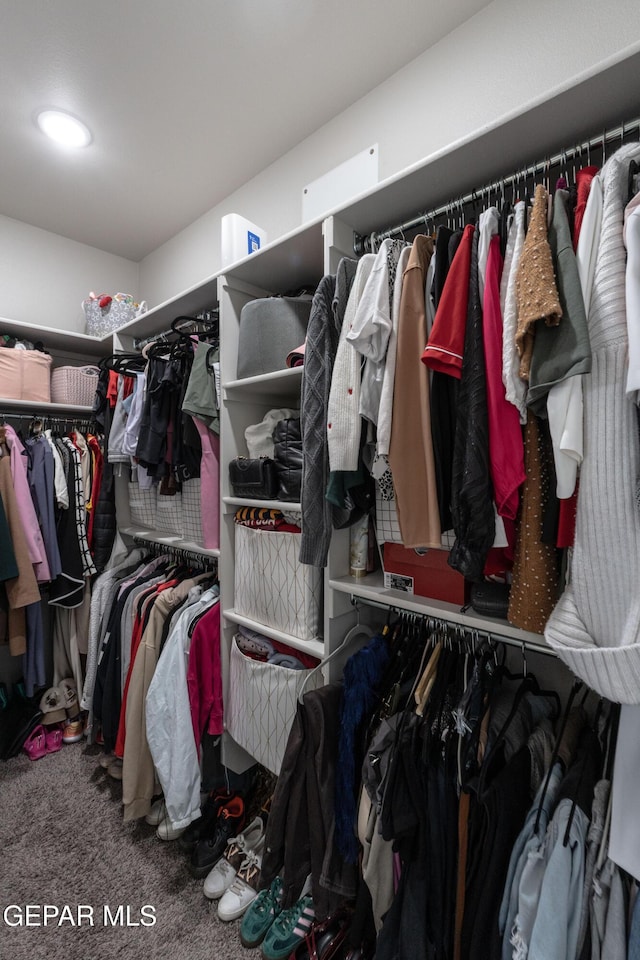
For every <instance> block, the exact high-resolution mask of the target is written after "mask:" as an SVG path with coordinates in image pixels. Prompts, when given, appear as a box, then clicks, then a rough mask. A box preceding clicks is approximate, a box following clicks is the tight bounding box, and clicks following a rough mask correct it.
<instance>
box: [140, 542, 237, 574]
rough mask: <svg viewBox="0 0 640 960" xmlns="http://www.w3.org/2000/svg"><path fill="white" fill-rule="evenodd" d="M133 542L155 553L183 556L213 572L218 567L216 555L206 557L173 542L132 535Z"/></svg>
mask: <svg viewBox="0 0 640 960" xmlns="http://www.w3.org/2000/svg"><path fill="white" fill-rule="evenodd" d="M133 542H134V543H137V544H138V545H139V546H144V547H147V548H149V549H150V550H151V552H152V553H155V554H163V553H168V554H170V555H173V556H174V557H176V558H178V559H179V558H183V557H184V558H185V559H187V560H192V561H193V562H194V563H195V564H197V565H198V566H200V567H203V568H205V569H208V568H211V569H212V571H213V572H217V569H218V559H217V557H207V556H205V555H204V554H202V553H196V552H195V551H194V550H189V549H188V548H186V547H180V546H178V545H177V544H173V543H158V541H157V540H147V539H146V537H140V536H135V537H133Z"/></svg>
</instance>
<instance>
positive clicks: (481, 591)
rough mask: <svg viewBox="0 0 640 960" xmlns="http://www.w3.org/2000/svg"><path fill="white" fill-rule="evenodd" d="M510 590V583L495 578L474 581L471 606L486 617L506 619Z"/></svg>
mask: <svg viewBox="0 0 640 960" xmlns="http://www.w3.org/2000/svg"><path fill="white" fill-rule="evenodd" d="M510 590H511V587H510V586H509V584H508V583H498V582H497V581H495V580H483V581H482V583H474V584H473V585H472V587H471V607H472V608H473V609H474V610H475V612H476V613H482V614H484V615H485V617H495V618H497V619H500V620H506V619H507V612H508V610H509V592H510Z"/></svg>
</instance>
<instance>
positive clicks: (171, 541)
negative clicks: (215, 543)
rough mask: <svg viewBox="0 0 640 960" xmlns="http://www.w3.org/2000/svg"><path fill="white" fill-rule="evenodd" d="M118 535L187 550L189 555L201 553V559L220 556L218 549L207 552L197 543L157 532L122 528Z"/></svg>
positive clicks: (175, 535)
mask: <svg viewBox="0 0 640 960" xmlns="http://www.w3.org/2000/svg"><path fill="white" fill-rule="evenodd" d="M120 533H124V534H126V535H127V536H128V537H137V538H138V540H148V541H149V542H150V543H159V544H164V545H165V546H167V547H176V549H178V550H188V551H189V552H190V553H201V554H202V556H203V557H219V556H220V550H219V549H218V548H216V549H214V550H208V549H207V548H206V547H203V546H201V545H200V544H199V543H194V542H193V541H192V540H184V539H183V538H182V537H179V536H178V535H177V534H173V533H164V532H160V531H158V530H144V529H142V530H141V529H139V528H138V527H122V528H121V530H120Z"/></svg>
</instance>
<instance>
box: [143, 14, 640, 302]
mask: <svg viewBox="0 0 640 960" xmlns="http://www.w3.org/2000/svg"><path fill="white" fill-rule="evenodd" d="M638 37H640V4H638V2H637V0H616V2H615V3H613V4H606V3H603V2H602V0H564V2H563V3H562V5H561V6H558V4H557V3H554V2H552V0H537V2H536V3H535V4H531V3H530V2H529V0H495V2H494V3H492V4H490V5H489V6H488V7H486V8H485V9H483V10H481V11H480V12H479V13H478V14H476V16H475V17H473V18H471V20H469V21H467V22H466V23H465V24H463V25H462V26H461V27H459V28H458V29H457V30H455V31H454V32H453V33H451V34H449V36H447V37H445V38H444V39H443V40H442V41H440V43H438V44H436V45H435V46H434V47H432V48H431V49H430V50H428V51H426V52H425V53H424V54H422V55H421V56H420V57H418V58H416V59H415V60H414V61H412V62H411V63H410V64H408V65H407V66H406V67H405V68H403V69H402V70H400V71H399V72H398V73H396V74H395V75H394V76H393V77H391V78H390V79H389V80H387V81H385V82H384V83H383V84H381V85H380V86H378V87H376V88H375V89H374V90H373V91H371V93H369V94H367V95H366V96H365V97H363V98H362V99H361V100H359V101H358V102H357V103H355V104H354V105H353V106H351V107H350V108H349V109H347V110H345V111H344V112H343V113H341V114H340V115H339V116H338V117H336V118H335V119H334V120H332V121H330V122H329V123H327V124H326V125H325V126H323V127H321V128H320V129H319V130H318V131H316V133H314V134H313V135H312V136H311V137H308V138H307V139H306V140H304V141H302V142H301V143H300V144H298V146H297V147H295V148H294V149H293V150H291V151H289V152H288V153H286V154H285V155H284V156H283V157H281V158H280V159H279V160H277V161H276V162H275V163H273V164H272V165H271V166H270V167H268V168H267V169H266V170H264V171H263V172H262V173H260V174H259V175H258V176H256V177H255V178H254V179H253V180H251V181H250V182H249V183H247V184H246V185H244V186H243V187H242V188H240V189H239V190H237V191H236V192H235V193H234V194H232V195H231V196H230V197H228V198H227V199H226V200H225V201H224V202H223V203H221V204H219V205H218V206H216V207H214V208H213V209H212V210H210V211H209V212H208V213H206V214H205V215H204V216H202V217H200V218H199V219H198V220H196V221H195V222H194V223H193V224H191V225H190V226H189V227H187V228H186V229H185V230H183V231H182V232H181V233H180V234H178V235H177V236H176V237H174V238H173V239H171V240H170V241H169V242H168V243H166V244H164V245H163V246H162V247H159V248H158V249H157V250H156V251H154V252H153V253H152V254H150V255H149V256H148V257H146V258H145V259H144V260H143V261H142V262H141V264H140V289H141V291H142V295H143V296H144V297H145V299H147V300H148V301H149V302H150V304H151V303H154V304H156V303H159V302H161V301H163V300H166V299H168V298H169V297H171V296H173V295H175V294H176V293H178V292H179V291H181V290H183V289H185V288H187V287H189V286H192V285H193V284H195V283H197V282H199V281H200V280H201V279H203V278H204V277H206V276H210V275H211V274H213V273H215V272H216V271H217V270H218V269H219V266H220V219H221V217H222V216H223V215H224V214H225V213H230V212H233V213H239V214H241V215H242V216H245V217H247V218H248V219H249V220H252V221H253V222H254V223H257V224H258V225H259V226H261V227H263V228H264V229H265V230H266V231H267V233H268V235H269V240H270V241H271V240H275V239H276V238H277V237H279V236H282V235H283V234H284V233H288V232H289V231H291V230H293V229H295V228H296V227H297V226H299V225H300V222H301V207H302V203H301V196H302V188H303V187H304V185H305V184H306V183H308V182H309V181H311V180H314V179H316V178H317V177H319V176H321V175H323V174H324V173H326V172H327V171H329V170H331V169H332V168H333V167H335V166H337V165H338V164H339V163H341V162H342V161H344V160H345V159H347V158H348V157H351V156H352V155H353V154H355V153H358V152H359V151H360V150H363V149H364V148H366V147H368V146H369V145H370V144H372V143H375V142H377V143H379V145H380V178H381V180H382V179H386V178H388V177H391V176H394V175H396V174H398V173H399V172H401V171H402V170H404V169H405V168H406V167H408V166H410V165H412V164H415V163H418V162H420V161H423V160H426V159H427V158H429V157H430V156H432V155H433V154H436V153H438V152H439V151H442V150H443V149H444V148H446V147H447V146H449V145H453V144H454V143H455V142H456V141H458V140H463V139H468V138H469V137H470V136H471V135H474V134H476V135H477V134H480V133H482V132H484V131H486V129H487V128H488V127H494V126H495V125H497V124H498V123H499V122H500V121H501V120H506V119H507V118H509V117H511V116H516V115H519V114H521V113H523V112H524V111H525V110H526V109H527V108H528V107H530V106H533V105H535V104H536V103H539V102H542V101H544V100H546V99H548V98H549V97H551V96H552V95H553V94H555V93H557V92H560V91H561V90H562V89H564V88H567V87H570V86H573V85H574V84H576V83H577V82H578V80H580V79H581V78H583V77H584V76H585V75H592V74H594V73H596V72H597V71H598V69H599V67H600V66H601V65H604V64H605V63H606V62H608V61H616V60H622V59H624V58H625V56H626V55H628V54H629V53H631V52H633V51H635V50H636V49H637V47H638V43H637V38H638ZM630 39H632V40H633V47H631V46H630ZM328 69H330V66H329V65H328ZM611 109H612V114H613V116H615V103H612V104H611ZM419 208H420V198H416V209H419Z"/></svg>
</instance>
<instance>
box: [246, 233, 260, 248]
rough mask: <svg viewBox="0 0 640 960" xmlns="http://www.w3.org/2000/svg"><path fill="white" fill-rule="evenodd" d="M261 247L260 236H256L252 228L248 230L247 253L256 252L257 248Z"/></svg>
mask: <svg viewBox="0 0 640 960" xmlns="http://www.w3.org/2000/svg"><path fill="white" fill-rule="evenodd" d="M259 249H260V237H258V236H256V234H255V233H251V230H247V253H255V252H256V250H259Z"/></svg>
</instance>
